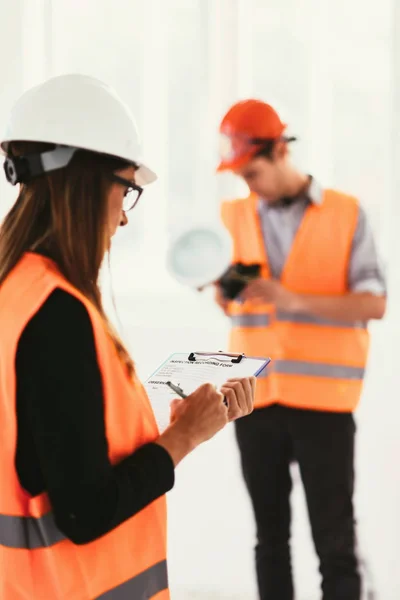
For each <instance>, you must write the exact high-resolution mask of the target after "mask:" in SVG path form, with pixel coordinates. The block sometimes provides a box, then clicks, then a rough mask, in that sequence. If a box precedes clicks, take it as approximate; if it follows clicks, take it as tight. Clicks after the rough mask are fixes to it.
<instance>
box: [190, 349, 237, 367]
mask: <svg viewBox="0 0 400 600" xmlns="http://www.w3.org/2000/svg"><path fill="white" fill-rule="evenodd" d="M196 356H210V357H213V358H216V359H217V360H221V359H220V358H219V357H220V356H226V357H228V358H231V359H232V360H231V362H232V363H235V364H239V363H240V362H241V360H242V358H244V354H243V353H241V354H238V353H236V352H222V350H219V351H218V352H191V353H190V354H189V356H188V360H190V362H195V361H196Z"/></svg>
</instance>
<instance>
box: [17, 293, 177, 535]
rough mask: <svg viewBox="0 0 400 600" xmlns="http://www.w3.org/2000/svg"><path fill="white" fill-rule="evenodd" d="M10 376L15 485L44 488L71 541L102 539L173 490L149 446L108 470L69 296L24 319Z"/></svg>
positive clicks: (165, 466)
mask: <svg viewBox="0 0 400 600" xmlns="http://www.w3.org/2000/svg"><path fill="white" fill-rule="evenodd" d="M16 375H17V422H18V442H17V451H16V468H17V473H18V477H19V480H20V483H21V485H22V487H23V488H24V489H25V490H26V491H27V492H29V493H30V494H31V495H32V496H36V495H38V494H40V493H42V492H43V491H47V493H48V495H49V497H50V501H51V503H52V507H53V511H54V515H55V519H56V523H57V525H58V527H59V528H60V529H61V531H62V532H63V533H64V534H65V535H66V536H67V537H68V538H70V539H71V540H72V541H73V542H74V543H76V544H84V543H87V542H90V541H92V540H94V539H96V538H98V537H100V536H102V535H104V534H105V533H107V532H108V531H111V530H112V529H114V528H115V527H117V526H118V525H119V524H120V523H122V522H123V521H125V520H126V519H128V518H130V517H131V516H133V515H134V514H136V513H137V512H139V511H140V510H141V509H142V508H144V507H145V506H147V505H148V504H149V503H151V502H152V501H153V500H155V499H156V498H158V497H159V496H161V495H163V494H164V493H166V492H167V491H169V490H170V489H171V488H172V487H173V484H174V465H173V462H172V459H171V457H170V455H169V454H168V452H167V451H166V450H165V449H164V448H162V447H161V446H159V445H157V444H154V443H152V444H146V445H144V446H142V447H141V448H139V449H138V450H137V451H136V452H134V453H133V454H132V455H131V456H128V457H127V458H125V459H124V460H123V461H122V462H121V463H119V464H118V465H115V466H112V465H111V463H110V461H109V459H108V452H107V439H106V433H105V423H104V409H103V390H102V380H101V375H100V370H99V366H98V362H97V357H96V350H95V342H94V335H93V329H92V324H91V321H90V318H89V315H88V313H87V310H86V308H85V307H84V305H83V304H82V303H81V302H80V301H79V300H77V299H76V298H75V297H73V296H71V295H70V294H68V293H66V292H65V291H63V290H61V289H56V290H55V291H54V292H53V293H52V294H51V295H50V296H49V298H48V299H47V300H46V302H45V303H44V304H43V306H42V307H41V308H40V310H39V311H38V312H37V313H36V314H35V315H34V316H33V318H32V319H31V320H30V321H29V323H28V325H27V326H26V328H25V329H24V331H23V333H22V336H21V338H20V340H19V343H18V349H17V356H16ZM116 401H117V399H116Z"/></svg>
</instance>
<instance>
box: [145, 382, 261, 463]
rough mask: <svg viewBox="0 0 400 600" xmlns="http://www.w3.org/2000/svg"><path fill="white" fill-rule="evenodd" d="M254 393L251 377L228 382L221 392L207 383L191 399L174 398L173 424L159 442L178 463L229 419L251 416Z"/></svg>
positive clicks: (172, 406) (172, 405)
mask: <svg viewBox="0 0 400 600" xmlns="http://www.w3.org/2000/svg"><path fill="white" fill-rule="evenodd" d="M254 392H255V377H250V378H244V379H231V380H229V381H227V382H226V383H225V384H224V386H223V387H222V388H221V392H218V391H217V390H216V389H215V386H213V385H211V384H210V383H206V384H205V385H202V386H200V387H199V388H197V390H196V391H194V392H193V394H190V396H188V397H187V398H185V399H181V400H179V399H177V400H173V401H172V403H171V424H170V426H169V427H168V429H167V430H166V431H165V432H164V433H163V434H162V435H161V436H160V437H159V439H158V440H157V443H158V444H160V445H161V446H163V447H164V448H165V449H166V450H167V451H168V452H169V454H170V455H171V457H172V460H173V461H174V464H175V465H177V464H178V463H179V462H180V461H181V460H182V459H183V458H184V456H186V454H188V453H189V452H191V451H192V450H193V449H194V448H196V446H198V445H200V444H202V443H203V442H206V441H207V440H209V439H211V438H212V437H213V436H214V435H215V434H216V433H217V432H218V431H220V430H221V429H223V428H224V427H225V425H226V424H227V423H229V421H233V420H235V419H239V418H240V417H244V416H246V415H248V414H249V413H250V412H251V411H252V410H253V402H254ZM225 399H226V401H224V400H225Z"/></svg>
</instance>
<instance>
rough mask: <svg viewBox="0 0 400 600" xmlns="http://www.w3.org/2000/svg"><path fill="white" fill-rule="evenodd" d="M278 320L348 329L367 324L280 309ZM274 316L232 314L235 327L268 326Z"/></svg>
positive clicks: (265, 314)
mask: <svg viewBox="0 0 400 600" xmlns="http://www.w3.org/2000/svg"><path fill="white" fill-rule="evenodd" d="M276 320H277V321H278V322H280V323H285V322H287V323H299V324H302V325H321V326H325V327H339V328H342V329H343V328H346V329H366V324H365V323H362V322H361V321H356V322H344V321H331V320H330V319H321V318H319V317H314V316H312V315H303V314H295V313H286V312H282V311H278V313H277V314H276ZM272 321H273V318H272V319H271V315H270V314H269V313H259V314H243V315H232V316H231V323H232V326H233V327H268V325H270V324H271V322H272Z"/></svg>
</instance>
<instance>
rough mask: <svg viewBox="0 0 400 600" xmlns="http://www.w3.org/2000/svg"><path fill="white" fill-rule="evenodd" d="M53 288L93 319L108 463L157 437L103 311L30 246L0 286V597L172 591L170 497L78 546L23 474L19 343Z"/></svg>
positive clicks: (125, 597) (93, 599)
mask: <svg viewBox="0 0 400 600" xmlns="http://www.w3.org/2000/svg"><path fill="white" fill-rule="evenodd" d="M57 287H58V288H62V289H65V290H66V291H68V292H69V293H71V294H72V295H74V296H76V297H77V298H78V299H80V300H81V301H82V303H83V304H84V305H85V307H86V309H87V311H88V314H89V317H90V319H91V322H92V326H93V332H94V338H95V344H96V350H97V357H98V362H99V367H100V371H101V374H102V380H103V391H104V414H105V426H106V435H107V441H108V448H109V458H110V461H111V463H112V464H115V463H118V462H120V461H121V460H123V459H124V458H125V457H126V456H128V455H130V454H131V453H132V452H134V451H135V449H136V448H138V447H140V446H142V445H143V444H145V443H148V442H150V441H153V440H154V439H156V438H157V436H158V429H157V425H156V423H155V420H154V416H153V413H152V410H151V407H150V404H149V401H148V398H147V396H146V394H145V391H144V389H143V387H142V385H141V384H140V382H139V381H138V380H137V378H136V377H133V379H131V378H129V377H128V374H127V372H126V370H125V368H124V367H123V365H122V364H121V362H120V360H119V358H118V356H117V354H116V351H115V348H114V345H113V344H112V342H111V341H110V339H109V337H108V334H107V333H106V331H105V329H104V326H103V322H102V320H101V318H100V316H99V314H98V312H97V310H96V309H95V308H94V307H93V306H92V305H91V303H90V302H89V301H88V300H87V299H85V298H84V297H82V295H81V294H80V293H79V292H78V291H77V290H76V289H75V288H73V287H72V286H70V285H69V284H68V283H67V282H66V280H65V279H64V278H63V277H62V276H61V274H60V273H59V271H58V270H57V269H56V267H55V265H54V263H52V261H50V260H48V259H45V258H43V257H40V256H37V255H34V254H31V253H27V254H26V255H25V256H24V257H23V258H22V260H21V261H20V263H19V264H18V265H17V266H16V267H15V269H14V270H13V271H12V272H11V273H10V275H9V276H8V277H7V279H6V281H5V282H4V283H3V285H2V286H1V287H0V330H1V336H0V424H1V445H0V490H1V491H0V598H1V600H45V599H46V600H47V599H49V600H50V599H51V600H66V599H68V600H132V599H133V598H134V599H135V600H149V599H154V600H169V591H168V576H167V563H166V502H165V497H162V498H159V499H158V500H156V501H155V502H152V503H151V504H150V505H148V506H147V507H146V508H144V509H143V510H142V511H140V512H139V513H138V514H137V515H135V516H134V517H132V518H130V519H128V520H127V521H125V522H124V523H122V524H121V525H120V526H119V527H117V528H116V529H114V530H112V531H110V532H109V533H108V534H106V535H104V536H102V537H101V538H99V539H97V540H95V541H93V542H91V543H89V544H84V545H79V546H77V545H75V544H73V543H72V542H71V541H70V540H69V539H67V538H66V537H65V535H64V534H63V533H62V531H60V529H59V527H58V526H57V523H56V522H55V519H54V516H53V513H52V510H51V505H50V501H49V498H48V497H47V495H46V494H42V495H40V496H37V497H35V498H32V497H30V496H29V494H27V492H26V491H25V490H24V489H23V488H22V487H21V485H20V483H19V479H18V475H17V472H16V468H15V451H16V445H17V421H16V407H15V402H16V397H15V390H16V381H15V368H14V364H15V355H16V349H17V344H18V339H19V337H20V335H21V333H22V331H23V330H24V328H25V326H26V324H27V323H28V321H29V320H30V319H31V317H32V315H33V314H35V312H37V310H38V309H39V308H40V306H41V305H42V304H43V303H44V302H45V301H46V299H47V298H48V296H49V295H50V294H51V292H52V291H53V290H54V289H55V288H57ZM55 401H56V399H55Z"/></svg>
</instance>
